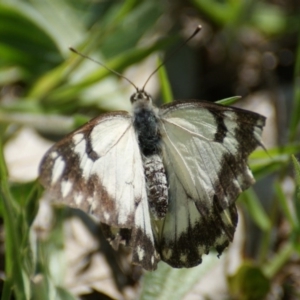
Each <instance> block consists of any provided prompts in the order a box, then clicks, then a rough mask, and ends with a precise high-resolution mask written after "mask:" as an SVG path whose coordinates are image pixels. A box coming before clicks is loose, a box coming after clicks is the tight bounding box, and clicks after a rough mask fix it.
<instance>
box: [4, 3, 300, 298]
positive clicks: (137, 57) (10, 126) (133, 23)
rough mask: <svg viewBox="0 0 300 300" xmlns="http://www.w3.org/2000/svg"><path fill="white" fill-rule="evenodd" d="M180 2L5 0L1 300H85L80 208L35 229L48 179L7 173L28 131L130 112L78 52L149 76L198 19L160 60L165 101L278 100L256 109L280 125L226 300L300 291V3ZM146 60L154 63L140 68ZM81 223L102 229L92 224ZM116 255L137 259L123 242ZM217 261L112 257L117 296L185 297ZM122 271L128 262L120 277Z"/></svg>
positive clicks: (244, 210)
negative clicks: (78, 290)
mask: <svg viewBox="0 0 300 300" xmlns="http://www.w3.org/2000/svg"><path fill="white" fill-rule="evenodd" d="M174 2H176V4H175V3H173V4H172V1H169V2H168V1H158V0H154V1H147V0H144V1H137V0H125V1H121V0H120V1H118V0H116V1H83V0H82V1H72V0H65V1H60V0H51V1H50V0H43V1H42V0H31V1H23V0H4V1H1V3H0V97H1V98H0V219H1V223H0V224H1V227H0V233H1V237H3V240H1V243H2V244H1V247H0V258H1V262H2V263H1V264H0V268H2V269H0V274H1V277H0V280H1V285H0V288H1V291H0V294H1V299H2V300H9V299H18V300H19V299H63V300H65V299H75V296H73V295H72V293H71V292H70V291H68V290H67V288H66V286H65V285H64V284H63V282H65V278H64V275H65V274H66V270H65V268H66V266H65V265H64V262H65V259H66V258H65V256H64V255H65V254H64V249H65V239H64V236H63V233H62V232H63V231H62V228H63V226H64V225H63V224H64V220H66V219H67V220H68V219H69V218H70V214H72V212H71V211H68V210H67V211H66V210H62V209H60V208H55V209H54V213H55V217H54V220H55V221H54V225H53V224H52V225H51V226H50V227H51V231H50V232H48V233H47V234H45V232H43V230H44V229H43V228H42V229H41V228H38V229H37V228H34V229H33V228H32V227H31V226H32V224H33V221H34V218H35V215H36V213H37V211H38V206H39V199H40V198H41V197H42V189H41V187H40V185H39V183H38V182H37V181H30V182H16V181H14V180H12V179H10V177H9V175H8V173H9V172H8V170H7V169H8V167H7V161H6V158H5V156H4V148H5V147H6V146H7V144H8V143H9V142H10V141H11V140H12V139H13V138H14V137H15V136H17V135H18V133H19V132H20V131H21V130H22V128H24V127H31V128H33V129H34V130H35V132H36V133H37V134H38V135H39V136H43V137H48V138H49V139H52V140H57V139H58V138H60V137H62V136H63V135H65V134H66V133H68V132H70V131H72V130H73V129H75V128H77V127H78V126H80V125H82V124H84V123H85V122H87V121H88V120H89V119H91V118H92V117H95V116H97V115H99V114H100V113H103V112H106V111H111V110H124V109H126V108H127V107H128V106H129V100H128V99H127V97H128V96H127V95H130V92H133V91H134V90H133V88H132V87H131V86H130V85H129V84H127V82H124V81H123V80H122V79H120V78H117V77H116V76H115V75H114V74H112V73H111V72H109V71H108V70H106V69H105V68H103V67H101V66H99V65H97V64H94V63H92V62H90V61H89V60H86V59H83V58H82V57H80V56H78V55H76V54H74V53H72V52H70V51H69V49H68V48H69V47H70V46H72V47H74V48H76V49H77V50H79V51H80V52H82V53H84V54H86V55H89V56H90V57H92V58H94V59H96V60H98V61H100V62H102V63H104V64H105V65H107V66H108V67H109V68H111V69H113V70H116V71H117V72H120V73H122V74H124V72H125V71H126V70H128V68H130V67H135V69H132V70H134V71H135V72H139V74H138V75H137V77H139V75H140V73H142V74H144V73H145V74H146V75H145V79H146V78H147V74H148V75H149V74H150V73H151V72H152V71H153V70H154V69H155V67H156V66H157V65H158V64H159V63H160V62H161V56H162V55H163V54H164V53H165V52H166V53H168V51H170V52H171V51H172V49H173V50H174V48H175V47H176V45H178V43H180V41H181V40H182V36H181V33H182V32H184V33H185V36H187V35H189V34H191V33H192V32H193V30H194V25H191V23H193V22H195V23H193V24H195V25H197V23H200V24H202V26H203V29H202V32H201V33H199V34H198V36H197V37H196V38H195V39H194V40H193V41H191V43H189V44H188V45H187V46H186V47H185V48H184V49H181V50H180V52H179V53H178V54H175V55H174V56H173V57H172V58H171V59H170V60H169V61H168V62H167V64H166V66H165V67H163V68H162V69H160V70H159V72H158V78H159V87H160V88H161V93H160V94H159V93H158V94H157V95H156V94H155V93H154V97H155V101H157V102H169V101H171V100H172V98H173V96H174V98H175V99H176V98H186V99H187V98H191V97H193V98H199V99H206V100H213V101H217V100H220V99H223V100H221V102H222V103H223V104H224V103H225V104H232V103H233V102H237V100H238V99H239V97H236V96H235V95H239V94H241V95H242V96H243V98H248V99H250V102H252V101H255V98H256V100H257V99H258V100H257V101H256V102H255V104H254V105H255V106H257V107H258V109H260V107H261V106H260V105H261V104H264V103H267V105H268V106H267V110H264V111H258V112H260V113H261V114H265V113H268V114H269V115H268V116H269V117H270V118H269V119H270V122H271V123H270V128H266V132H267V135H268V136H266V138H268V137H270V136H272V133H270V131H274V132H275V134H274V138H273V140H272V141H271V142H270V145H266V147H267V152H266V151H264V149H257V150H256V151H255V152H254V153H253V154H252V155H251V156H250V160H249V164H250V167H251V169H252V171H253V173H254V176H255V178H256V180H257V182H258V183H257V185H256V186H255V187H254V188H251V189H249V190H248V191H246V192H245V193H243V194H242V195H241V197H240V198H239V200H238V205H239V207H240V210H241V215H243V216H244V217H243V218H241V220H243V221H242V222H244V223H245V225H244V227H245V228H244V232H243V235H244V239H245V244H244V245H243V247H242V248H243V250H241V249H240V253H239V254H238V256H239V258H241V259H242V261H241V263H240V266H239V268H238V269H237V270H235V271H234V273H231V274H227V273H225V274H223V276H224V278H223V280H225V281H226V283H227V294H224V299H264V297H265V296H266V295H276V291H278V289H279V290H280V293H281V294H280V295H281V296H278V295H276V296H278V297H282V299H297V298H298V297H299V298H300V284H299V280H298V281H297V280H296V279H297V278H299V268H300V258H299V254H300V192H299V191H300V165H299V153H300V142H299V140H300V139H299V137H300V135H299V133H300V132H299V122H300V84H299V80H300V30H299V29H300V23H299V20H300V6H299V5H298V6H297V4H295V3H296V2H297V1H291V0H288V1H285V3H284V4H281V6H280V5H279V4H278V5H275V4H274V3H275V2H276V1H267V0H264V1H255V0H249V1H242V0H223V1H218V0H209V1H208V0H192V1H190V2H189V4H186V3H185V4H184V3H180V1H178V2H177V1H174ZM182 2H184V1H182ZM279 2H280V1H278V3H279ZM283 2H284V1H283ZM283 2H282V3H283ZM280 3H281V2H280ZM149 57H151V59H152V58H153V60H152V65H151V68H149V67H148V66H147V65H146V64H145V65H143V68H141V63H143V62H144V61H145V60H146V59H148V58H149ZM144 68H146V71H144ZM132 70H131V71H130V74H133V73H134V71H132ZM130 79H131V80H134V79H132V78H130ZM152 80H153V81H155V80H154V79H152ZM152 80H151V81H152ZM149 85H150V84H149ZM149 85H148V86H149ZM148 86H147V87H148ZM154 90H155V88H154ZM124 95H126V96H124ZM238 103H243V100H239V101H238ZM250 104H251V103H250ZM249 109H252V108H249ZM272 112H273V113H272ZM28 143H30V141H28ZM20 151H22V149H20ZM77 213H78V212H77ZM75 215H76V213H75ZM80 219H81V220H86V224H88V225H86V227H87V228H91V226H92V225H91V224H90V223H89V222H91V221H90V220H87V218H85V217H84V216H81V215H80ZM37 231H38V232H39V233H37ZM93 235H94V236H95V238H96V236H97V235H96V234H95V233H93ZM101 245H102V244H101ZM101 250H103V248H102V247H101ZM119 254H120V256H121V259H123V260H126V261H127V265H128V257H127V256H126V255H127V254H126V252H119ZM223 256H224V255H223ZM89 257H90V258H91V257H92V254H90V256H89ZM222 259H223V257H222V258H221V260H222ZM107 261H109V262H111V261H112V260H109V259H107ZM118 263H119V264H122V263H120V261H118ZM219 263H220V261H219V260H218V259H216V255H215V254H211V255H210V256H205V257H203V263H202V264H201V265H200V266H198V267H196V268H192V269H185V270H175V269H172V268H170V267H169V266H167V265H165V264H163V263H160V264H159V268H158V270H157V271H155V272H152V273H146V274H145V275H144V276H143V277H140V270H136V269H135V268H132V269H131V268H129V269H128V268H127V269H126V268H124V265H123V267H120V268H118V267H116V266H115V264H114V263H108V266H109V267H110V268H111V270H110V271H111V273H112V274H113V275H112V276H111V277H112V280H115V281H116V284H115V289H116V293H117V294H116V295H123V297H125V298H126V297H127V298H128V299H129V298H130V296H128V295H126V293H125V290H126V288H128V287H130V288H131V289H132V293H135V295H139V296H136V297H137V298H138V297H140V299H183V297H184V296H185V295H187V294H188V293H189V292H190V291H191V290H192V289H193V288H194V287H195V286H196V285H197V284H198V283H199V282H201V280H202V278H204V277H205V276H206V275H207V274H208V273H209V272H210V271H211V270H212V269H213V268H214V267H216V266H217V265H218V264H219ZM129 265H130V264H129ZM295 266H297V267H298V271H297V270H296V269H297V268H295ZM121 269H122V270H123V271H124V269H126V270H125V271H124V273H122V275H121V274H119V273H118V272H121V271H120V270H121ZM84 270H85V269H84V267H82V269H80V272H83V273H84ZM80 272H79V273H80ZM4 274H5V275H4ZM118 276H119V277H118ZM122 276H123V277H122ZM297 276H298V277H297ZM118 278H119V279H118ZM120 278H121V279H120ZM122 278H123V279H122ZM118 280H119V281H118ZM122 280H123V281H122ZM218 280H219V279H218V278H215V281H216V282H217V281H218ZM74 284H75V285H76V282H75V283H74ZM254 291H255V293H254ZM101 292H102V293H103V294H109V293H106V292H107V291H106V290H105V289H102V290H101ZM87 293H88V292H87ZM274 293H275V294H274ZM109 295H110V297H114V296H112V295H111V294H109ZM211 295H213V293H212V294H211ZM115 297H116V296H115ZM274 297H275V296H274ZM199 298H200V296H199ZM212 299H214V298H213V297H212ZM274 299H279V298H274Z"/></svg>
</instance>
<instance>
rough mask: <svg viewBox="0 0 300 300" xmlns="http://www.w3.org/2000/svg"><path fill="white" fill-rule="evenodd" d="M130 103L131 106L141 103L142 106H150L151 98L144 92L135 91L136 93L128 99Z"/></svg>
mask: <svg viewBox="0 0 300 300" xmlns="http://www.w3.org/2000/svg"><path fill="white" fill-rule="evenodd" d="M130 102H131V104H133V105H140V103H143V104H144V105H145V104H146V105H147V104H148V105H149V104H150V105H151V104H152V98H151V96H150V95H149V94H148V93H146V92H145V91H144V90H139V89H137V91H136V92H135V93H134V94H133V95H132V96H131V97H130Z"/></svg>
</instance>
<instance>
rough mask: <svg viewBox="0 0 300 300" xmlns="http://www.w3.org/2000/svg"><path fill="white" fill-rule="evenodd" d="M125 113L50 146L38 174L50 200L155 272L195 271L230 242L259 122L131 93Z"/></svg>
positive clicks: (224, 110)
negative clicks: (83, 215)
mask: <svg viewBox="0 0 300 300" xmlns="http://www.w3.org/2000/svg"><path fill="white" fill-rule="evenodd" d="M131 102H132V107H133V111H132V113H128V112H113V113H108V114H103V115H101V116H99V117H97V118H95V119H93V120H91V121H90V122H88V123H87V124H85V125H84V126H82V127H81V128H79V129H77V130H76V131H74V132H72V133H71V134H69V135H68V136H66V137H65V138H64V139H63V140H61V141H60V142H58V143H56V144H55V145H54V146H53V147H52V148H51V149H50V150H49V151H48V152H47V153H46V155H45V157H44V158H43V161H42V163H41V166H40V178H41V182H42V184H43V185H44V186H45V188H46V189H47V191H48V192H49V194H50V195H51V198H52V199H59V201H62V202H63V203H65V204H67V205H69V206H72V207H77V208H80V209H82V210H84V211H86V212H88V213H91V214H94V215H96V216H97V217H98V218H99V220H100V222H101V224H102V228H103V231H104V233H105V235H106V237H107V238H108V240H110V242H111V243H112V245H113V246H115V247H117V246H118V245H119V243H125V244H126V245H128V246H130V247H132V249H133V257H132V261H133V263H135V264H138V265H141V266H142V267H143V268H145V269H147V270H154V269H156V267H157V263H158V261H159V260H163V261H165V262H166V263H168V264H169V265H171V266H173V267H176V268H181V267H187V268H188V267H193V266H196V265H198V264H200V263H201V256H202V254H204V253H206V254H207V253H208V252H209V251H210V249H212V248H215V249H216V250H217V252H218V253H219V254H221V253H222V251H223V250H224V249H225V248H226V247H227V246H228V244H229V243H230V242H231V241H232V239H233V236H234V232H235V228H236V225H237V219H238V215H237V211H236V207H235V201H236V199H237V197H238V195H239V194H240V193H241V192H242V191H243V190H245V189H247V188H248V187H249V186H250V185H252V184H253V183H254V179H253V176H252V174H251V171H250V170H249V168H248V166H247V157H248V155H249V154H250V153H251V152H252V151H253V150H254V149H255V148H256V147H257V146H258V145H261V142H260V139H261V133H262V128H263V126H264V125H265V117H263V116H261V115H259V114H256V113H253V112H250V111H246V110H242V109H238V108H233V107H226V106H222V105H218V104H212V103H209V102H199V101H196V100H188V101H181V102H179V101H178V102H173V103H171V104H167V105H164V106H162V107H161V108H159V109H158V108H157V107H155V106H153V104H152V100H151V97H150V96H149V95H148V94H147V93H146V92H145V91H144V89H142V90H138V89H137V91H136V93H135V94H133V95H132V97H131Z"/></svg>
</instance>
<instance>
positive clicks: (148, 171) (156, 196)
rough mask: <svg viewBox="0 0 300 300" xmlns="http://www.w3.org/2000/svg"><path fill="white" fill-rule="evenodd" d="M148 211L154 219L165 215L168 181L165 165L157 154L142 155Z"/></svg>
mask: <svg viewBox="0 0 300 300" xmlns="http://www.w3.org/2000/svg"><path fill="white" fill-rule="evenodd" d="M143 164H144V172H145V178H146V185H147V196H148V203H149V207H150V211H151V213H152V215H153V218H154V219H155V220H159V219H162V218H164V217H165V215H166V213H167V210H168V183H167V176H166V171H165V167H164V165H163V162H162V160H161V158H160V156H159V155H157V154H154V155H151V156H144V157H143Z"/></svg>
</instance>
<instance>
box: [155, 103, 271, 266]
mask: <svg viewBox="0 0 300 300" xmlns="http://www.w3.org/2000/svg"><path fill="white" fill-rule="evenodd" d="M160 118H161V135H162V152H163V159H164V164H165V167H166V172H167V175H168V183H169V186H170V191H169V195H170V199H169V203H170V207H169V212H168V215H167V217H166V219H165V222H164V225H163V227H162V233H161V234H162V235H161V247H162V249H161V253H162V256H163V259H164V260H166V261H167V262H168V263H170V264H171V265H174V266H175V261H177V267H184V266H189V265H190V264H192V265H193V264H196V261H197V259H196V257H198V260H199V261H201V259H200V257H201V254H202V253H205V252H208V251H209V249H210V248H211V247H215V248H217V250H218V251H219V252H222V250H223V249H224V248H225V247H226V245H228V243H229V241H231V240H232V238H233V234H234V230H235V226H236V222H237V214H236V209H235V206H234V202H235V200H236V199H237V197H238V195H239V194H240V193H241V192H242V191H243V190H245V189H247V188H248V187H249V186H250V185H251V184H253V182H254V179H253V176H252V174H251V171H250V170H249V168H248V166H247V157H248V155H249V154H250V153H251V152H252V151H253V150H254V149H255V148H256V147H257V146H258V145H259V144H260V136H261V132H262V127H263V126H264V123H265V118H264V117H262V116H260V115H258V114H256V113H253V112H249V111H245V110H241V109H237V108H232V107H226V106H221V105H216V104H211V103H209V102H196V101H189V102H177V103H175V104H171V105H166V106H163V107H162V109H161V111H160ZM172 232H173V233H174V234H175V236H174V234H173V235H172V234H171V233H172ZM172 245H173V250H172V249H171V247H172ZM174 245H175V246H174ZM174 249H178V250H174ZM166 251H169V253H168V254H167V252H166ZM170 251H171V252H172V253H173V254H172V255H171V254H170ZM176 251H177V252H178V253H177V254H176ZM179 254H180V255H179ZM180 256H182V258H181V259H180ZM187 256H189V258H187ZM193 257H194V258H193ZM178 259H179V261H178ZM198 263H199V262H198Z"/></svg>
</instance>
